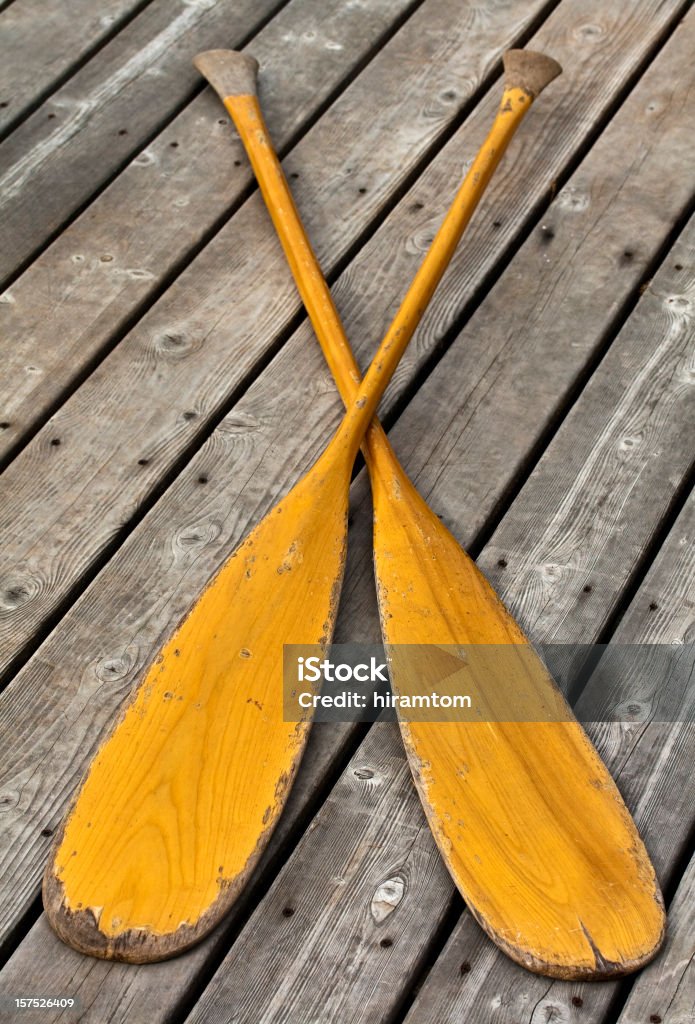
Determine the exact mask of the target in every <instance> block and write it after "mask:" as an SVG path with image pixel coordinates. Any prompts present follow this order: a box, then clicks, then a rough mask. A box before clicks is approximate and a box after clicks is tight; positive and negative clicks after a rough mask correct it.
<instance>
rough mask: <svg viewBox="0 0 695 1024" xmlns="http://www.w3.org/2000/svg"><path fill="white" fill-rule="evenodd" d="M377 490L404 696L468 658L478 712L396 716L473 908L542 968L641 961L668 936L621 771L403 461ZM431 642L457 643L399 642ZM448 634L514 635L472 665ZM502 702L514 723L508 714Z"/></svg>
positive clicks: (391, 628) (515, 951) (483, 639)
mask: <svg viewBox="0 0 695 1024" xmlns="http://www.w3.org/2000/svg"><path fill="white" fill-rule="evenodd" d="M372 490H373V493H374V509H375V528H374V535H375V539H374V549H375V570H376V576H377V587H378V591H379V606H380V613H381V622H382V629H383V633H384V638H385V641H386V644H387V645H388V648H389V650H390V652H391V655H392V658H391V681H392V687H393V690H394V693H395V694H403V693H405V694H408V693H410V694H412V693H413V692H419V693H423V692H424V693H427V692H429V691H430V690H431V689H434V688H435V686H436V685H437V679H434V678H433V677H432V675H433V672H434V674H435V675H438V676H440V677H441V678H440V680H439V681H440V682H441V681H442V680H444V685H443V686H439V690H440V691H442V690H444V691H446V686H447V680H450V679H451V678H452V676H453V675H454V674H455V673H456V672H459V671H461V669H462V664H463V665H464V668H465V671H464V675H465V676H466V682H465V689H463V691H462V692H463V693H465V694H468V695H470V696H471V698H472V712H471V713H472V714H473V715H475V714H477V715H478V716H479V717H478V720H477V721H470V720H469V721H463V720H449V721H439V722H434V723H433V722H427V721H405V720H404V718H403V717H402V718H401V722H400V724H401V731H402V734H403V739H404V742H405V745H406V749H407V751H408V756H409V760H410V764H411V768H412V770H413V774H414V777H415V782H416V784H417V788H418V791H419V793H420V797H421V799H422V803H423V805H424V808H425V811H426V813H427V817H428V819H429V823H430V827H431V829H432V832H433V835H434V837H435V839H436V841H437V844H438V846H439V849H440V851H441V853H442V856H443V858H444V860H445V862H446V864H447V867H448V869H449V871H450V873H451V875H452V877H453V879H454V881H455V883H456V885H457V887H458V888H459V890H460V891H461V893H462V895H463V897H464V899H465V901H466V904H467V906H468V908H469V909H470V910H471V912H472V913H473V914H474V915H475V917H476V919H477V920H478V921H479V922H480V924H481V925H482V927H483V928H484V929H485V930H486V931H487V933H488V934H489V935H490V936H491V938H492V939H493V940H494V941H495V942H496V943H497V944H498V945H499V946H500V947H501V948H502V949H503V950H504V951H505V952H506V953H507V954H508V955H509V956H511V957H512V958H513V959H514V960H516V961H517V962H518V963H520V964H522V965H523V966H524V967H527V968H530V969H531V970H533V971H537V972H538V973H541V974H547V975H550V976H552V977H559V978H568V979H569V978H606V977H610V976H612V975H616V974H623V973H626V972H628V971H632V970H635V969H637V968H638V967H640V966H642V965H643V964H645V963H647V962H648V961H649V960H650V959H651V958H652V957H653V956H654V954H655V953H656V951H657V950H658V948H659V946H660V944H661V942H662V940H663V936H664V927H665V919H664V911H663V902H662V898H661V894H660V892H659V887H658V884H657V881H656V877H655V874H654V869H653V867H652V865H651V863H650V860H649V857H648V855H647V852H646V850H645V848H644V846H643V844H642V841H641V839H640V837H639V835H638V833H637V830H636V828H635V825H634V823H633V821H632V818H631V817H630V814H629V812H628V810H627V808H626V807H625V804H624V803H623V800H622V798H621V796H620V793H619V792H618V789H617V787H616V786H615V784H614V782H613V780H612V778H611V776H610V775H609V773H608V771H607V769H606V768H605V766H604V764H603V763H602V761H601V759H600V758H599V756H598V754H597V752H596V750H595V749H594V747H593V746H592V744H591V743H590V741H589V739H588V737H587V736H586V734H585V732H584V730H583V729H582V727H581V726H580V725H579V723H578V722H577V721H576V719H575V718H574V717H573V715H572V713H571V710H570V709H569V707H568V706H567V704H566V703H565V701H564V698H563V697H562V695H561V693H560V691H559V690H558V688H557V687H556V686H555V684H554V682H553V680H552V679H551V678H550V676H549V674H548V672H547V669H546V668H545V666H544V665H543V663H542V662H541V660H540V659H539V658H538V656H537V655H536V654H535V652H534V651H533V649H532V648H531V647H530V646H529V645H528V642H527V641H526V639H525V638H524V636H523V634H522V633H521V630H520V629H519V627H518V626H517V624H516V623H515V622H514V620H513V619H512V617H511V615H510V614H509V612H508V611H507V610H506V609H505V608H504V606H503V605H502V603H501V602H500V600H499V598H498V597H497V595H496V594H495V593H494V591H493V590H492V588H491V587H490V585H489V584H488V582H487V580H486V579H485V578H484V576H483V575H482V574H481V573H480V572H479V570H478V569H477V568H476V566H475V565H474V563H473V562H472V561H471V559H469V558H468V556H467V555H466V554H465V552H464V551H463V550H462V549H461V548H460V546H459V545H458V544H457V542H456V541H455V539H454V538H453V537H452V536H451V534H450V533H449V532H448V530H446V529H445V527H443V526H442V524H441V523H440V522H439V520H438V519H437V517H436V516H435V515H434V513H433V512H432V511H431V510H430V509H429V508H428V506H427V505H426V504H425V502H424V501H423V499H422V498H421V497H420V496H419V495H418V493H417V491H416V490H415V489H414V487H413V486H412V484H411V483H410V482H409V480H408V479H407V477H406V476H405V474H404V473H403V472H402V470H400V467H398V466H397V464H395V460H394V463H392V464H390V465H389V467H388V472H383V473H379V472H378V471H376V469H374V470H373V471H372ZM435 644H439V645H446V646H445V647H443V648H436V647H430V648H423V647H422V646H420V647H411V648H410V649H409V648H408V647H400V648H399V647H395V648H394V647H393V646H392V645H435ZM448 645H457V646H459V647H460V645H506V646H503V647H497V648H489V647H487V648H485V647H469V648H465V647H464V649H463V652H462V656H463V662H462V660H461V658H457V657H456V656H455V654H454V653H452V647H450V646H448ZM454 650H455V648H454ZM495 651H496V652H497V653H496V654H495ZM423 652H424V653H425V654H427V653H429V655H430V658H431V663H430V664H429V665H427V666H424V665H423V663H422V657H423ZM488 655H490V656H488ZM418 659H419V661H418ZM505 707H508V708H510V709H513V713H510V715H509V717H510V718H512V717H514V718H516V719H517V720H516V721H504V720H502V719H504V716H505ZM520 709H521V710H522V712H523V713H522V714H519V711H520ZM459 718H460V719H462V718H463V714H462V715H460V716H459Z"/></svg>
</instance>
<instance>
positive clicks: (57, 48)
mask: <svg viewBox="0 0 695 1024" xmlns="http://www.w3.org/2000/svg"><path fill="white" fill-rule="evenodd" d="M148 2H149V0H112V2H111V3H109V6H108V10H104V9H103V8H101V7H99V6H96V5H95V4H94V3H92V0H63V2H62V3H60V4H51V5H49V4H47V3H46V0H17V3H13V4H11V6H10V7H9V8H8V9H7V10H3V12H2V17H1V18H0V32H2V39H3V60H2V64H0V134H4V133H5V132H6V131H8V130H9V129H11V128H12V126H13V125H14V124H15V123H16V122H17V121H18V120H20V119H21V118H22V117H23V116H24V115H25V114H26V112H27V110H29V109H31V107H33V106H34V105H35V104H36V103H37V102H38V101H39V100H41V99H42V98H43V96H45V95H46V93H47V92H49V91H50V90H51V89H52V88H55V85H56V83H57V82H59V81H60V80H61V79H63V78H64V77H65V76H66V75H69V74H70V72H71V70H72V69H73V68H75V67H76V66H77V65H79V63H80V62H82V61H84V60H85V59H86V58H88V57H89V56H90V54H91V53H93V51H94V49H95V48H96V47H98V46H99V44H100V43H102V42H103V40H105V39H107V38H108V37H109V35H112V34H113V33H114V32H116V31H118V29H119V27H120V26H121V24H122V23H123V21H124V20H126V19H127V18H128V17H132V15H133V14H134V13H136V12H137V10H138V8H139V7H143V6H144V5H145V4H146V3H148Z"/></svg>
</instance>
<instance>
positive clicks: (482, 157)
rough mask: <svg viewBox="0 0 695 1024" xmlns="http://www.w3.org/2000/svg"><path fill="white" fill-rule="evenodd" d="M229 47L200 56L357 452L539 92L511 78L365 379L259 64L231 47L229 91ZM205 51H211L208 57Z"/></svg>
mask: <svg viewBox="0 0 695 1024" xmlns="http://www.w3.org/2000/svg"><path fill="white" fill-rule="evenodd" d="M225 54H226V51H212V52H211V53H210V54H201V55H199V57H197V58H196V66H198V68H199V69H200V70H201V72H202V73H203V74H204V75H205V76H206V77H207V78H208V79H209V81H210V82H211V83H212V84H213V86H214V87H215V89H216V90H217V92H218V94H219V95H220V96H221V97H222V99H223V102H224V105H225V107H226V109H227V111H228V113H229V114H230V116H231V118H232V120H233V121H234V124H235V125H236V128H237V131H238V132H239V135H240V137H241V140H242V142H243V144H244V147H245V149H246V152H247V153H248V156H249V160H250V162H251V165H252V167H253V170H254V173H255V175H256V178H257V180H258V183H259V186H260V189H261V192H262V194H263V197H264V199H265V202H266V205H267V207H268V210H269V212H270V215H271V217H272V219H273V223H274V225H275V228H276V231H277V233H278V236H279V238H280V241H281V243H282V246H283V249H284V251H285V254H286V256H287V259H288V262H289V264H290V268H291V270H292V274H293V276H294V279H295V282H296V284H297V288H298V291H299V293H300V295H301V297H302V301H303V302H304V304H305V306H306V309H307V312H308V314H309V317H310V319H311V322H312V324H313V326H314V330H315V331H316V334H317V337H318V340H319V343H320V345H321V348H322V350H323V352H324V356H325V358H326V361H327V362H328V365H329V367H330V369H331V372H332V374H333V376H334V378H335V380H336V383H337V385H338V388H339V390H340V393H341V396H342V398H343V400H344V402H345V404H346V406H347V409H348V412H347V414H346V416H345V418H344V420H343V423H342V424H341V427H340V429H339V432H338V437H337V438H336V440H338V439H339V438H340V439H342V440H343V443H345V444H346V445H347V446H348V450H349V452H350V453H351V455H352V457H353V458H354V456H355V455H356V454H357V449H358V447H359V445H360V443H361V442H362V439H363V436H364V432H365V430H366V429H367V426H368V425H369V422H370V421H371V420H372V418H373V416H374V413H375V412H376V408H377V405H378V403H379V400H380V398H381V395H382V394H383V392H384V390H385V388H386V387H387V385H388V383H389V381H390V379H391V377H392V375H393V373H394V371H395V368H396V366H397V365H398V361H399V360H400V358H401V356H402V355H403V353H404V351H405V349H406V347H407V345H408V343H409V341H410V339H411V338H412V336H413V333H414V332H415V330H416V328H417V326H418V324H419V322H420V320H421V318H422V315H423V313H424V312H425V309H426V308H427V306H428V304H429V302H430V300H431V298H432V295H433V294H434V291H435V289H436V287H437V285H438V284H439V281H440V280H441V278H442V275H443V274H444V271H445V270H446V268H447V266H448V265H449V263H450V262H451V258H452V256H453V254H454V251H455V249H456V246H457V245H458V242H459V240H460V238H461V236H462V234H463V232H464V230H465V228H466V226H467V224H468V222H469V221H470V219H471V216H472V215H473V212H474V211H475V209H476V207H477V205H478V203H479V201H480V199H481V197H482V195H483V192H484V191H485V189H486V187H487V185H488V183H489V181H490V178H491V177H492V175H493V173H494V171H495V168H496V167H497V165H498V163H499V162H500V160H501V158H502V156H503V154H504V152H505V150H506V148H507V146H508V144H509V142H510V140H511V138H512V136H513V135H514V132H515V131H516V129H517V127H518V126H519V124H520V123H521V121H522V119H523V117H524V115H525V114H526V111H527V110H528V109H529V107H530V106H531V103H532V101H533V98H534V97H533V93H532V92H530V91H529V90H528V89H527V88H523V87H522V86H520V85H507V86H506V87H505V89H504V92H503V96H502V100H501V103H500V107H499V110H498V112H497V115H496V117H495V120H494V122H493V125H492V127H491V129H490V132H489V133H488V136H487V138H486V140H485V142H484V143H483V145H482V146H481V148H480V150H479V152H478V154H477V156H476V158H475V160H474V161H473V163H472V165H471V167H470V169H469V171H468V173H467V174H466V176H465V178H464V180H463V182H462V184H461V186H460V187H459V189H458V192H457V193H456V196H455V198H454V200H453V202H452V204H451V206H450V208H449V210H448V212H447V213H446V215H445V217H444V220H443V222H442V224H441V226H440V228H439V230H438V232H437V234H436V235H435V237H434V239H433V241H432V244H431V245H430V248H429V250H428V252H427V254H426V256H425V258H424V260H423V262H422V264H421V265H420V268H419V269H418V271H417V273H416V275H415V278H414V279H413V282H412V284H411V286H410V288H409V289H408V291H407V293H406V295H405V298H404V299H403V301H402V303H401V306H400V308H399V310H398V312H397V313H396V316H395V318H394V320H393V323H392V324H391V326H390V327H389V329H388V331H387V332H386V335H385V337H384V339H383V341H382V342H381V345H380V346H379V349H378V350H377V353H376V355H375V357H374V359H373V360H372V363H371V365H370V367H369V369H368V370H367V373H366V375H365V377H364V379H363V380H362V381H361V382H360V371H359V367H358V365H357V363H356V361H355V358H354V355H353V353H352V350H351V348H350V345H349V343H348V340H347V338H346V336H345V332H344V330H343V328H342V325H341V323H340V319H339V317H338V313H337V310H336V308H335V304H334V302H333V300H332V298H331V295H330V291H329V289H328V287H327V285H326V282H325V280H324V278H323V275H322V272H321V269H320V267H319V264H318V261H317V259H316V256H315V254H314V252H313V249H312V247H311V244H310V242H309V240H308V238H307V236H306V232H305V231H304V228H303V226H302V223H301V221H300V218H299V215H298V213H297V209H296V207H295V204H294V200H293V199H292V195H291V192H290V190H289V186H288V184H287V181H286V179H285V175H284V173H283V170H282V167H281V165H280V162H279V160H278V158H277V156H276V154H275V151H274V149H273V146H272V143H271V141H270V138H269V135H268V131H267V128H266V126H265V122H264V119H263V114H262V112H261V109H260V105H259V103H258V98H257V96H256V94H255V71H256V65H255V61H253V60H252V58H248V57H245V56H243V55H241V54H231V53H229V54H226V57H227V59H229V58H236V59H237V60H238V61H241V62H244V63H243V65H242V67H243V70H244V72H245V73H244V74H242V75H241V76H239V78H240V81H239V82H238V83H234V86H235V87H234V89H233V91H230V89H229V86H228V85H227V83H226V81H225V79H224V76H223V75H222V76H220V75H219V74H218V73H216V72H217V71H218V68H217V67H215V65H214V64H212V73H211V61H210V58H212V59H213V60H216V61H217V62H219V61H222V60H224V59H225ZM206 58H208V59H207V60H206ZM385 443H386V438H385V435H384V434H383V431H382V429H381V427H380V426H379V425H378V423H375V424H374V428H373V429H372V430H370V431H369V433H368V436H367V441H366V445H365V448H366V453H367V456H368V457H369V455H370V454H371V455H372V456H373V452H374V447H375V446H376V445H379V446H380V447H381V446H383V445H384V444H385Z"/></svg>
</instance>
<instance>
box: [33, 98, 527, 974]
mask: <svg viewBox="0 0 695 1024" xmlns="http://www.w3.org/2000/svg"><path fill="white" fill-rule="evenodd" d="M505 95H507V94H505ZM507 98H508V99H511V100H513V104H514V108H513V109H509V104H508V105H507V107H504V108H503V109H502V110H501V112H500V114H499V116H498V118H497V120H496V122H495V125H494V126H493V129H492V132H491V135H490V137H489V138H488V140H487V142H486V143H485V145H484V146H483V148H482V150H481V152H480V154H479V156H478V157H477V158H476V160H475V161H474V163H473V166H472V168H471V170H470V172H469V174H468V175H467V177H466V180H465V181H464V183H463V185H462V186H461V189H460V190H459V193H458V195H457V196H456V199H455V201H454V204H453V206H452V208H451V210H450V211H449V213H448V214H447V217H446V219H445V221H444V223H443V225H442V227H441V228H440V230H439V232H438V234H437V236H436V238H435V239H434V241H433V243H432V246H431V248H430V250H429V252H428V253H427V255H426V256H425V259H424V261H423V264H422V267H421V268H420V270H419V271H418V273H417V275H416V277H415V280H414V282H413V285H412V287H411V289H410V290H409V292H408V294H407V295H406V297H405V298H404V300H403V303H402V305H401V307H400V309H399V311H398V313H397V314H396V317H395V319H394V322H393V324H392V325H391V327H390V329H389V331H388V332H387V334H386V337H385V338H384V340H383V342H382V343H381V345H380V346H379V349H378V351H377V353H376V356H375V357H374V361H373V362H372V364H371V366H370V367H369V370H368V371H367V374H366V376H365V378H364V380H363V381H362V382H361V384H359V385H358V384H357V383H356V381H357V380H358V377H359V374H358V372H357V367H356V366H355V365H354V362H353V363H352V366H351V372H352V374H353V377H354V381H355V383H354V387H352V390H351V395H350V397H351V401H350V402H349V404H348V409H347V412H346V414H345V418H344V420H343V423H342V425H341V427H340V428H339V430H338V433H337V434H336V436H335V437H334V439H333V440H332V441H331V443H330V445H329V446H328V448H327V449H326V451H325V452H324V454H323V455H322V456H321V458H320V459H319V461H318V462H317V463H316V464H315V465H314V467H313V468H312V469H311V470H310V471H309V473H308V474H307V475H306V477H305V478H304V479H303V480H302V481H300V483H299V484H297V485H296V487H295V488H294V489H293V490H292V491H291V492H290V494H288V495H287V497H286V498H285V499H284V500H283V501H282V502H281V504H280V505H279V506H277V507H276V508H275V509H274V510H272V511H271V512H270V513H269V514H268V515H267V516H266V518H265V519H264V520H263V521H262V522H261V523H260V524H259V525H258V526H257V527H256V528H255V529H254V530H253V532H252V533H251V534H250V535H249V537H248V538H247V539H246V540H245V541H244V542H243V543H242V545H241V546H240V548H239V549H238V550H237V551H236V552H235V553H234V554H233V555H232V556H231V557H230V558H229V559H228V560H227V562H226V563H225V564H224V565H223V567H222V569H221V570H220V572H219V573H218V575H217V576H216V577H215V579H214V580H213V581H212V582H211V583H210V585H209V586H208V587H207V589H206V591H205V592H204V594H203V595H202V597H201V598H200V599H199V600H198V601H197V603H196V605H195V606H194V608H193V609H192V610H191V611H190V613H189V614H188V616H187V617H186V618H185V619H184V621H183V622H182V623H181V625H180V626H179V627H178V629H177V630H176V631H175V633H174V635H173V636H172V638H171V639H170V640H169V641H168V642H167V643H166V645H165V646H164V648H163V650H162V653H161V655H160V657H159V658H158V659H157V660H156V661H155V663H154V664H153V665H152V666H151V667H150V668H149V669H148V671H147V672H146V674H145V677H144V679H143V680H142V682H141V684H140V686H139V688H138V689H137V690H136V692H135V695H134V697H133V699H132V701H131V703H130V704H129V706H128V707H127V709H126V711H125V713H124V716H123V718H122V720H121V721H120V722H119V723H118V725H117V726H116V728H115V730H114V731H113V733H112V734H111V736H110V738H109V739H108V740H107V741H106V742H105V743H104V745H103V746H102V747H101V749H100V750H99V751H98V753H97V755H96V757H95V759H94V761H93V763H92V765H91V767H90V769H89V772H88V774H87V776H86V778H85V780H84V782H83V785H82V787H81V790H80V791H79V793H78V795H77V797H76V800H75V802H74V804H73V805H72V807H71V808H70V810H69V812H68V815H67V819H66V821H65V824H64V826H63V829H62V830H61V833H60V834H59V836H58V837H57V840H56V846H55V850H54V855H53V858H52V861H51V862H50V863H49V865H48V868H47V870H46V874H45V876H44V904H45V907H46V912H47V915H48V918H49V920H50V922H51V924H52V926H53V927H54V929H55V930H56V932H57V933H58V934H59V935H60V936H61V938H63V939H64V940H65V941H66V942H68V943H69V944H71V945H73V946H75V947H76V948H77V949H80V950H82V951H83V952H87V953H92V954H93V955H96V956H101V957H106V958H113V959H121V960H129V961H134V962H146V961H151V960H158V959H162V958H163V957H166V956H171V955H172V954H173V953H176V952H179V951H180V950H182V949H184V948H186V947H187V946H189V945H191V944H192V943H193V942H195V941H197V940H198V939H199V938H201V937H202V936H203V935H204V934H205V933H206V932H207V931H209V930H210V928H212V927H213V926H214V925H215V924H216V923H217V921H218V920H219V918H220V917H221V915H222V914H223V913H224V912H225V911H226V910H227V908H228V907H229V906H230V905H231V903H232V902H233V900H234V899H235V897H236V895H237V894H238V892H239V890H240V888H241V887H242V886H243V884H244V882H245V881H246V879H247V878H248V875H249V872H250V870H251V868H252V867H253V865H254V863H255V862H256V860H257V859H258V856H259V855H260V853H261V852H262V850H263V847H264V845H265V843H266V841H267V838H268V836H269V835H270V832H271V830H272V828H273V826H274V824H275V823H276V821H277V818H278V815H279V813H280V811H281V809H282V807H283V804H284V800H285V796H286V794H287V791H288V789H289V786H290V785H291V781H292V778H293V776H294V773H295V771H296V768H297V764H298V761H299V758H300V756H301V753H302V750H303V747H304V743H305V739H306V733H307V724H306V723H302V724H300V725H299V726H296V725H294V724H292V723H287V722H284V721H283V720H282V691H283V687H282V649H283V645H284V644H316V643H323V644H325V643H327V642H328V641H329V640H330V637H331V634H332V629H333V622H334V618H335V610H336V604H337V599H338V591H339V585H340V581H341V577H342V570H343V564H344V547H345V534H346V519H347V515H346V513H347V501H348V488H349V481H350V472H351V469H352V464H353V462H354V459H355V456H356V454H357V451H358V448H359V445H360V444H361V442H362V440H363V438H364V434H365V431H366V430H367V428H368V427H369V424H370V422H371V419H372V417H373V415H374V413H375V411H376V407H377V404H378V402H379V399H380V397H381V395H382V394H383V391H384V388H385V387H386V385H387V384H388V382H389V380H390V378H391V376H392V374H393V372H394V370H395V368H396V366H397V364H398V361H399V359H400V357H401V355H402V354H403V352H404V350H405V348H406V346H407V344H408V341H409V340H410V338H411V337H412V334H413V332H414V330H415V328H416V327H417V324H418V323H419V320H420V318H421V316H422V314H423V312H424V310H425V308H426V306H427V303H428V302H429V300H430V298H431V296H432V294H433V292H434V289H435V288H436V285H437V283H438V281H439V280H440V278H441V276H442V274H443V272H444V270H445V268H446V266H447V264H448V262H449V260H450V258H451V256H452V254H453V251H454V248H455V246H456V243H457V242H458V239H459V238H460V236H461V233H462V232H463V230H464V228H465V226H466V224H467V222H468V220H469V218H470V216H471V214H472V212H473V209H474V208H475V205H476V204H477V202H478V200H479V198H480V196H481V195H482V193H483V191H484V189H485V186H486V185H487V182H488V181H489V179H490V177H491V175H492V173H493V171H494V168H495V166H496V165H497V163H498V161H499V158H500V156H501V153H502V151H503V149H504V146H505V144H506V141H507V140H508V138H509V137H510V136H511V133H512V132H513V130H514V128H515V126H516V124H518V122H519V121H520V120H521V117H522V116H523V114H524V112H525V108H526V107H527V106H528V105H529V102H530V101H529V97H528V96H527V95H526V94H525V93H522V91H521V90H516V92H515V93H514V95H511V94H509V95H508V96H507ZM251 99H252V98H251V97H248V96H247V97H243V96H242V97H241V98H240V107H241V108H243V110H244V111H245V112H246V115H247V116H248V123H249V131H250V132H251V134H253V135H254V137H255V139H256V142H257V144H258V146H259V147H263V145H264V144H265V143H264V136H263V130H262V129H263V126H262V119H261V117H260V111H259V110H258V105H257V102H256V101H255V99H254V100H253V102H250V101H251ZM246 101H249V102H246ZM281 177H282V175H281V172H280V176H279V177H278V176H277V172H276V177H275V181H276V183H280V182H281ZM287 196H289V193H287ZM290 204H291V200H290ZM292 209H293V208H292ZM295 216H296V214H295ZM306 244H307V245H308V243H306ZM319 278H320V273H319ZM320 284H321V282H319V281H318V280H317V279H316V278H314V285H315V287H316V288H317V289H318V290H317V291H316V293H315V294H316V295H317V297H318V299H319V301H323V300H324V299H325V296H323V295H322V289H321V287H320ZM329 302H330V297H329ZM315 313H316V310H313V309H312V315H315ZM348 351H349V350H348ZM344 355H345V354H343V356H344ZM342 365H343V368H345V367H346V366H347V364H346V363H345V361H344V358H343V364H342ZM383 443H384V444H386V440H385V438H384V439H383Z"/></svg>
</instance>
